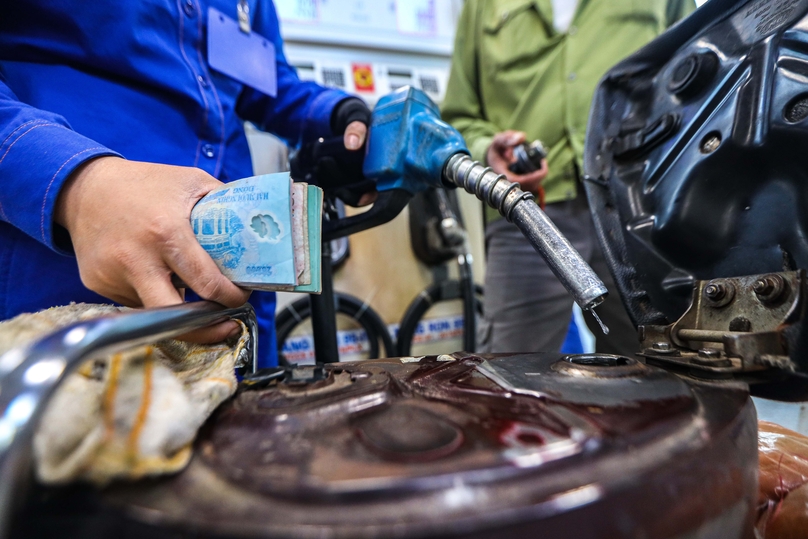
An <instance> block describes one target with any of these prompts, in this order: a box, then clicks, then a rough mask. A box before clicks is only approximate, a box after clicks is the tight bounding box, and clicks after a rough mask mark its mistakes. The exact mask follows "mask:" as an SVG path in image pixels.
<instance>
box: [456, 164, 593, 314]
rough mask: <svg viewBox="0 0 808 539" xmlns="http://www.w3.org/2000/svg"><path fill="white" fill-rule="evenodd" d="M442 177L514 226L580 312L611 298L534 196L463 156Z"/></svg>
mask: <svg viewBox="0 0 808 539" xmlns="http://www.w3.org/2000/svg"><path fill="white" fill-rule="evenodd" d="M443 177H444V179H445V180H446V182H448V183H450V184H453V185H457V186H459V187H462V188H463V189H465V190H466V191H468V192H469V193H471V194H473V195H475V196H476V197H477V198H479V199H480V200H482V201H483V202H485V203H486V204H488V205H489V206H491V207H492V208H496V209H497V210H499V212H500V213H501V214H502V215H503V216H504V217H505V218H506V219H507V220H508V221H510V222H512V223H514V224H515V225H516V226H517V227H518V228H519V230H521V231H522V233H523V234H524V235H525V237H526V238H527V239H528V241H530V243H531V244H532V245H533V247H534V248H535V249H536V251H538V252H539V254H540V255H541V256H542V257H544V259H545V260H546V261H547V263H548V264H549V265H550V269H552V270H553V273H555V275H556V277H558V280H559V281H561V283H562V284H563V285H564V286H565V287H566V289H567V290H568V291H569V292H570V294H572V297H573V299H574V300H575V303H577V304H578V305H580V306H581V309H583V310H586V311H588V310H591V309H593V308H594V307H597V306H598V305H600V304H601V303H603V300H604V299H605V298H606V296H607V294H608V292H607V291H606V287H605V286H604V284H603V282H602V281H601V280H600V278H599V277H598V276H597V275H596V274H595V272H594V271H593V270H592V268H591V267H589V264H587V263H586V261H585V260H584V259H583V258H582V257H581V255H580V254H579V253H578V251H576V250H575V248H574V247H573V246H572V244H570V242H569V240H567V238H565V237H564V236H563V235H562V234H561V232H560V231H559V230H558V228H557V227H556V226H555V224H553V222H552V221H551V220H550V218H549V217H547V214H545V213H544V212H543V211H542V210H541V208H539V206H538V204H535V203H534V202H533V195H531V194H530V193H525V192H524V191H522V190H521V189H520V187H519V185H518V184H516V183H513V182H511V181H508V180H507V179H506V178H505V176H503V175H501V174H497V173H495V172H494V171H493V170H491V169H490V168H488V167H485V166H483V165H481V164H480V163H477V162H476V161H473V160H472V159H471V158H470V157H469V156H468V155H466V154H463V153H457V154H455V155H453V156H452V157H450V158H449V160H448V161H447V162H446V166H445V167H444V170H443Z"/></svg>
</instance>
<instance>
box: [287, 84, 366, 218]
mask: <svg viewBox="0 0 808 539" xmlns="http://www.w3.org/2000/svg"><path fill="white" fill-rule="evenodd" d="M356 121H358V122H362V123H364V124H365V125H368V124H369V123H370V109H368V107H367V105H366V104H365V102H364V101H362V100H361V99H359V98H355V97H352V98H348V99H345V100H343V101H341V102H339V103H338V104H337V106H336V107H334V111H333V112H332V113H331V131H332V132H333V133H335V134H339V136H338V137H333V138H330V139H319V140H317V141H314V142H310V143H307V144H304V145H303V146H302V147H301V148H300V149H299V150H298V151H297V152H295V153H294V154H293V155H292V157H291V158H290V160H289V164H290V168H291V169H292V177H293V178H294V179H295V180H298V181H305V182H307V183H310V184H312V185H317V186H318V187H321V188H322V189H323V190H324V191H325V192H326V194H327V195H328V196H335V197H337V198H340V199H342V200H343V201H344V202H345V203H346V204H348V205H350V206H356V205H358V204H359V200H360V198H362V195H364V194H365V193H370V192H373V191H375V190H376V184H375V182H373V181H372V180H368V179H366V178H365V176H364V175H363V174H362V163H363V162H364V160H365V147H364V145H363V146H362V147H361V148H360V149H358V150H348V149H347V148H346V147H345V143H344V140H343V138H344V137H343V136H342V135H343V134H344V133H345V129H346V128H347V127H348V125H349V124H351V122H356Z"/></svg>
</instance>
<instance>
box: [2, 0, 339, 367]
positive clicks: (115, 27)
mask: <svg viewBox="0 0 808 539" xmlns="http://www.w3.org/2000/svg"><path fill="white" fill-rule="evenodd" d="M209 6H212V7H215V8H216V9H218V10H219V11H221V12H223V13H225V14H226V15H229V16H230V17H232V18H233V19H236V17H237V0H138V1H136V2H114V1H111V0H98V1H93V2H87V1H86V0H25V1H24V2H3V4H2V7H0V182H1V183H0V317H2V319H7V318H11V317H13V316H15V315H17V314H20V313H23V312H32V311H37V310H40V309H43V308H47V307H52V306H54V305H64V304H67V303H69V302H71V301H76V302H106V303H108V302H109V300H106V299H105V298H102V297H101V296H99V295H97V294H95V293H94V292H91V291H90V290H88V289H86V288H85V287H84V286H83V285H82V283H81V280H80V278H79V272H78V266H77V264H76V259H75V257H73V256H72V253H71V252H70V243H69V240H68V238H67V234H66V231H65V230H64V229H62V228H61V227H60V226H58V225H55V224H54V223H53V212H54V205H55V202H56V198H57V196H58V194H59V191H60V189H61V187H62V185H63V183H64V182H65V180H66V179H67V178H68V177H69V176H70V174H71V173H72V172H73V171H74V170H75V169H76V168H77V167H79V166H80V165H81V164H82V163H84V162H86V161H87V160H89V159H92V158H95V157H99V156H107V155H114V156H122V157H124V158H126V159H130V160H136V161H147V162H153V163H164V164H169V165H180V166H193V167H199V168H201V169H203V170H205V171H206V172H208V173H209V174H211V175H212V176H214V177H216V178H218V179H220V180H221V181H224V182H227V181H229V180H235V179H239V178H243V177H246V176H250V175H252V165H251V160H250V153H249V150H248V147H247V140H246V138H245V135H244V129H243V125H242V122H243V121H244V120H248V121H250V122H252V123H254V124H255V125H256V126H258V127H259V128H260V129H262V130H265V131H268V132H271V133H274V134H276V135H278V136H279V137H281V138H282V139H284V140H285V141H287V142H288V143H290V144H292V145H296V144H298V143H300V142H302V141H306V140H311V139H315V138H317V137H329V136H333V134H332V132H331V126H330V120H331V113H332V110H333V109H334V107H335V106H336V105H337V104H338V103H339V102H340V101H342V100H344V99H346V98H348V97H349V96H348V94H345V93H343V92H340V91H336V90H332V89H326V88H323V87H321V86H319V85H317V84H314V83H311V82H302V81H300V79H298V77H297V74H296V73H295V70H294V69H293V68H292V67H291V66H290V65H289V63H288V62H287V60H286V58H285V56H284V53H283V47H282V41H281V37H280V33H279V29H278V17H277V14H276V11H275V6H274V4H273V3H272V2H271V1H270V0H266V1H262V0H250V1H249V6H250V18H251V24H252V31H253V32H255V33H257V34H259V35H261V36H263V37H265V38H267V39H269V40H271V41H272V42H273V43H274V44H275V51H276V61H277V88H278V89H277V95H276V96H275V97H271V96H269V95H266V94H263V93H261V92H259V91H257V90H254V89H252V88H250V87H247V86H245V85H244V84H242V83H241V82H239V81H238V80H235V79H234V78H231V77H228V76H226V75H223V74H221V73H218V72H216V71H215V70H213V69H211V68H210V67H209V65H208V62H207V35H206V28H207V12H208V7H209ZM250 302H251V303H252V304H253V306H254V307H255V309H256V311H257V313H258V317H259V325H260V327H261V333H260V339H261V363H262V364H265V365H270V364H274V363H275V356H276V354H275V330H274V309H275V295H274V294H273V293H258V292H254V293H253V295H252V297H251V299H250Z"/></svg>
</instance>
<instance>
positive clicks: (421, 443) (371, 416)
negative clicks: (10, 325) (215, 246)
mask: <svg viewBox="0 0 808 539" xmlns="http://www.w3.org/2000/svg"><path fill="white" fill-rule="evenodd" d="M259 378H260V377H259ZM755 435H756V423H755V414H754V409H753V407H752V406H751V403H750V400H749V398H748V393H747V390H746V387H745V386H743V385H740V384H734V383H724V384H722V385H720V386H718V385H714V384H711V383H708V382H698V381H692V380H689V381H685V380H684V379H682V378H679V377H677V376H676V375H673V374H669V373H667V372H665V371H663V370H661V369H658V368H655V367H649V366H646V365H644V364H642V363H639V362H637V361H636V360H634V359H632V358H621V357H618V356H566V357H564V356H561V355H559V354H532V355H518V356H467V355H464V354H455V355H453V356H439V357H437V358H436V357H425V358H404V359H402V360H397V359H387V360H374V361H367V362H362V363H343V364H334V365H329V366H326V367H325V368H322V367H321V368H319V371H318V370H317V369H315V368H313V367H305V368H300V369H297V370H296V371H294V372H291V373H285V374H283V375H276V374H273V373H270V374H269V375H264V377H263V379H261V380H260V381H259V382H256V383H249V382H246V383H243V384H242V389H241V390H240V391H239V393H238V394H237V395H236V397H235V398H234V399H233V400H231V401H230V402H229V403H227V404H226V405H224V406H223V407H222V408H221V409H220V410H219V412H218V413H217V414H215V416H214V417H212V418H211V420H210V421H209V422H208V424H207V425H206V427H205V429H204V430H203V432H202V433H201V435H200V437H199V440H198V442H197V451H196V456H195V458H194V459H193V461H192V463H191V464H190V466H189V467H188V468H187V469H186V470H185V471H184V472H183V473H180V474H178V475H177V476H175V477H171V478H167V479H161V480H155V481H147V482H141V483H135V484H125V485H124V484H118V485H113V486H111V487H109V488H108V489H106V490H105V491H104V492H102V493H101V494H100V495H94V497H95V502H94V503H95V505H94V510H93V511H92V513H93V516H92V517H88V518H89V519H90V520H92V521H93V522H92V525H90V524H87V521H84V522H83V524H82V525H80V526H78V527H77V529H79V530H83V531H85V532H86V531H87V530H92V531H93V533H95V536H99V535H98V533H102V534H104V536H116V537H118V539H124V538H127V537H134V536H135V535H132V534H140V536H143V535H142V534H144V533H145V534H147V535H148V536H150V537H271V538H278V537H290V538H315V537H318V538H319V537H334V538H341V537H344V538H348V537H350V538H371V537H374V538H375V537H379V538H381V537H384V538H387V537H413V538H414V537H465V538H483V537H514V538H520V537H536V536H537V534H542V535H541V536H547V537H555V538H564V537H570V538H571V537H576V538H581V537H646V538H649V539H652V538H663V537H664V538H685V537H687V538H713V537H715V538H718V537H721V538H722V539H726V538H736V537H737V538H751V537H752V536H751V529H752V528H751V526H752V517H753V514H754V504H755V496H756V479H757V477H756V473H757V467H756V438H755ZM60 497H61V498H60ZM77 499H78V497H77V496H76V495H75V494H74V493H72V491H67V492H62V493H59V492H54V491H48V492H46V493H45V494H43V495H41V498H40V502H41V503H40V504H39V505H37V504H34V505H32V509H31V511H32V512H33V514H35V515H36V518H29V519H25V521H26V525H28V526H29V527H32V528H34V529H33V530H23V531H24V532H25V535H24V536H26V537H37V536H45V535H46V533H47V526H48V525H49V524H48V523H58V522H59V520H58V519H53V518H42V516H43V515H47V514H48V512H49V511H53V510H54V507H57V508H58V507H64V506H65V504H70V503H73V504H75V503H76V500H77ZM43 500H44V501H43ZM60 504H61V505H60ZM55 512H56V513H58V511H55ZM63 512H64V511H63ZM70 514H71V515H75V511H73V512H72V513H70ZM52 525H53V526H56V525H57V524H52ZM59 526H61V527H59V528H57V529H58V531H59V534H60V536H61V537H84V536H89V535H82V534H81V533H78V532H77V533H74V534H68V533H67V530H69V529H71V528H69V527H65V526H64V525H59ZM99 530H101V531H100V532H99ZM127 534H128V535H127ZM545 534H546V535H545Z"/></svg>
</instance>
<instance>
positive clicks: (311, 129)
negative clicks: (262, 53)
mask: <svg viewBox="0 0 808 539" xmlns="http://www.w3.org/2000/svg"><path fill="white" fill-rule="evenodd" d="M253 29H254V30H255V31H256V32H258V33H259V34H260V35H262V36H264V37H265V38H267V39H270V40H272V42H273V43H274V44H275V58H276V62H277V70H278V95H277V96H276V97H270V96H268V95H266V94H262V93H261V92H259V91H257V90H253V89H252V88H245V89H244V91H243V92H242V94H241V96H240V97H239V101H238V104H237V111H236V112H237V113H238V115H239V116H240V117H241V118H243V119H245V120H249V121H250V122H252V123H254V124H255V125H256V126H257V127H258V128H259V129H261V130H263V131H267V132H269V133H273V134H275V135H277V136H279V137H280V138H282V139H284V140H285V141H286V142H287V143H288V144H290V145H292V146H297V145H299V144H300V143H301V142H305V141H310V140H314V139H316V138H318V137H330V136H333V135H334V133H332V132H331V112H332V111H333V110H334V107H335V106H336V105H337V104H338V103H339V102H340V101H342V100H344V99H347V98H349V97H351V96H350V94H347V93H345V92H342V91H340V90H335V89H330V88H324V87H323V86H320V85H319V84H317V83H314V82H304V81H301V80H300V79H299V78H298V76H297V72H296V71H295V69H294V68H293V67H292V66H291V65H289V62H288V61H287V60H286V55H285V54H284V52H283V40H282V39H281V34H280V28H279V23H278V15H277V12H276V11H275V5H274V4H273V3H272V2H271V1H266V2H263V3H261V2H259V3H258V5H257V6H256V13H255V16H254V18H253Z"/></svg>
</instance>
